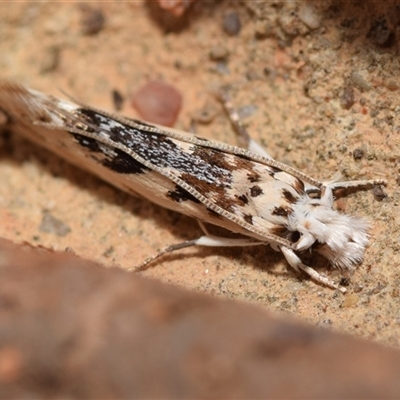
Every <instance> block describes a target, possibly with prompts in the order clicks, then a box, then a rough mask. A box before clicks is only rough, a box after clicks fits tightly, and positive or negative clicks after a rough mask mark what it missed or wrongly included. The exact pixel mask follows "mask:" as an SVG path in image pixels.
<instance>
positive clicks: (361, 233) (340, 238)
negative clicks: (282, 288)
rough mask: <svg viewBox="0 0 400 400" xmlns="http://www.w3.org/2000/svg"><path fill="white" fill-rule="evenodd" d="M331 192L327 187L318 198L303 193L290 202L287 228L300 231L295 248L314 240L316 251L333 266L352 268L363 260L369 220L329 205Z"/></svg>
mask: <svg viewBox="0 0 400 400" xmlns="http://www.w3.org/2000/svg"><path fill="white" fill-rule="evenodd" d="M332 205H333V194H332V190H331V189H330V188H329V187H327V188H326V190H325V193H324V194H323V196H322V197H321V198H320V199H314V198H311V197H309V196H308V195H304V196H303V197H302V198H300V199H299V201H297V203H296V204H295V205H294V206H293V213H292V214H291V215H290V216H289V222H288V229H290V230H291V231H297V232H299V233H300V234H301V237H300V239H299V241H298V242H297V244H296V250H305V249H308V248H310V247H311V246H312V245H313V244H314V243H316V244H317V245H318V246H317V247H316V251H318V252H319V253H320V254H322V255H323V256H324V257H326V258H327V259H328V260H329V261H330V262H331V263H332V264H333V265H334V266H336V267H338V268H340V269H346V270H351V269H353V264H355V263H358V262H360V261H361V260H362V258H363V255H364V250H365V246H366V245H367V243H368V228H369V226H368V222H367V221H366V220H365V219H363V218H359V217H354V216H350V215H345V214H340V213H339V212H337V211H335V210H333V209H332Z"/></svg>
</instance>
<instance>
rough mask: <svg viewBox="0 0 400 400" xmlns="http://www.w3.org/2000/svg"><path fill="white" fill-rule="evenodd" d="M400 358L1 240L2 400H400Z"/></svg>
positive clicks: (388, 351) (249, 308) (256, 312)
mask: <svg viewBox="0 0 400 400" xmlns="http://www.w3.org/2000/svg"><path fill="white" fill-rule="evenodd" d="M399 376H400V353H399V352H398V351H396V350H393V349H388V348H384V347H381V346H379V345H376V344H374V343H370V342H366V341H361V340H356V339H354V338H351V337H347V336H344V335H339V334H334V333H330V332H328V331H325V330H321V329H316V328H314V327H310V326H307V325H305V324H303V323H299V322H296V321H294V320H291V319H284V318H282V317H277V316H274V315H271V314H269V313H267V312H265V311H263V310H261V309H258V308H256V307H253V306H250V305H245V304H240V303H235V302H232V301H224V300H221V299H217V298H213V297H210V296H207V295H202V294H198V293H192V292H188V291H185V290H183V289H180V288H177V287H174V286H169V285H164V284H162V283H160V282H156V281H152V280H148V279H144V278H141V277H139V276H137V275H134V274H131V273H127V272H124V271H122V270H119V269H106V268H102V267H100V266H98V265H96V264H94V263H90V262H87V261H83V260H81V259H79V258H78V257H76V256H74V255H72V254H68V253H52V252H50V251H47V250H42V249H33V248H31V247H30V246H28V245H25V246H17V245H14V244H11V243H10V242H8V241H5V240H0V397H1V398H16V397H24V398H32V397H40V398H42V397H58V398H67V397H68V398H78V397H79V398H82V397H85V398H150V397H152V398H293V397H297V398H328V397H329V398H400V379H399Z"/></svg>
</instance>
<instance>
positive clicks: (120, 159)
mask: <svg viewBox="0 0 400 400" xmlns="http://www.w3.org/2000/svg"><path fill="white" fill-rule="evenodd" d="M113 152H115V153H116V154H117V155H116V156H106V158H105V159H104V160H103V161H101V163H102V164H103V165H104V166H105V167H107V168H110V169H112V170H113V171H115V172H118V173H119V174H141V173H143V172H145V171H148V170H149V168H147V167H146V166H145V165H143V164H142V163H140V162H139V161H137V160H135V159H134V158H133V157H132V156H130V155H129V154H126V153H125V152H124V151H121V150H119V149H113ZM105 155H106V154H105Z"/></svg>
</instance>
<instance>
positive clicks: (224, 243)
mask: <svg viewBox="0 0 400 400" xmlns="http://www.w3.org/2000/svg"><path fill="white" fill-rule="evenodd" d="M202 225H203V224H202V223H201V225H200V226H202ZM203 227H204V225H203V226H202V229H203ZM204 229H205V227H204ZM262 244H265V242H260V241H256V240H254V239H246V238H224V237H220V236H213V235H209V234H206V235H204V236H200V237H199V238H197V239H194V240H186V241H184V242H181V243H177V244H173V245H170V246H166V247H164V248H162V249H160V250H158V251H157V252H156V253H154V254H153V255H152V256H151V257H149V258H147V259H146V260H145V261H143V262H142V263H141V264H139V265H138V266H136V267H133V268H129V269H128V271H133V272H138V271H143V270H145V269H147V267H148V265H149V264H151V263H152V262H154V261H155V260H157V259H158V258H160V257H162V256H163V255H164V254H168V253H172V252H173V251H176V250H181V249H184V248H186V247H192V246H207V247H245V246H259V245H262Z"/></svg>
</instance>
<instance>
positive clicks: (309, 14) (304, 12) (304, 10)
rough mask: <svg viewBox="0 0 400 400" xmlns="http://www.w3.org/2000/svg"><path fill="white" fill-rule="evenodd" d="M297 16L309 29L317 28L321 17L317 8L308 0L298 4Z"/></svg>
mask: <svg viewBox="0 0 400 400" xmlns="http://www.w3.org/2000/svg"><path fill="white" fill-rule="evenodd" d="M298 16H299V19H300V21H301V22H303V23H304V24H305V25H307V26H308V27H309V28H310V29H317V28H319V27H320V25H321V19H320V16H319V15H318V12H317V10H316V9H315V8H314V6H313V5H312V4H310V3H308V2H304V3H303V4H302V5H301V6H300V10H299V14H298Z"/></svg>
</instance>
